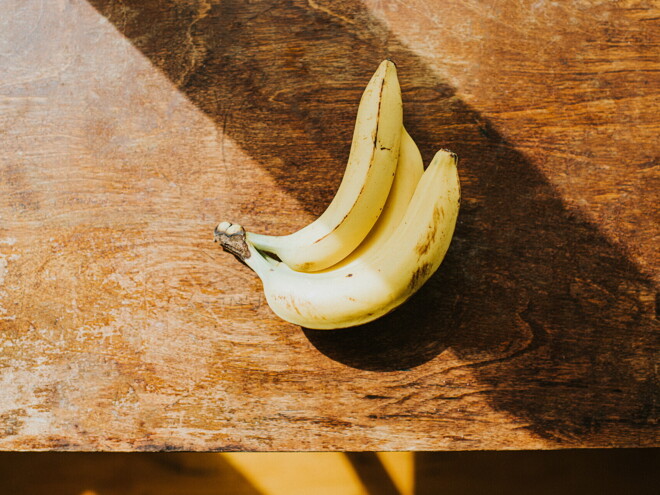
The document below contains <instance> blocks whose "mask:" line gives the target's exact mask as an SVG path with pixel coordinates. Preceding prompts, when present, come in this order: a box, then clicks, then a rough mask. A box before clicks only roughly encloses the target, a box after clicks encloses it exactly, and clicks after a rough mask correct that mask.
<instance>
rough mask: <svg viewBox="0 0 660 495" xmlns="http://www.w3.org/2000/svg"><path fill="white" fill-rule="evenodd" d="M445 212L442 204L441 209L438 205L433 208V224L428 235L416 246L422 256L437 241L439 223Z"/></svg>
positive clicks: (418, 253)
mask: <svg viewBox="0 0 660 495" xmlns="http://www.w3.org/2000/svg"><path fill="white" fill-rule="evenodd" d="M444 213H445V212H444V210H443V208H442V206H441V207H440V208H439V209H438V207H436V208H434V209H433V225H432V226H430V228H429V231H428V233H427V234H426V237H424V239H423V240H422V241H421V242H420V243H418V244H417V246H415V251H416V252H417V255H418V256H419V257H420V258H421V257H422V256H424V255H425V254H426V253H427V252H428V251H429V249H431V245H432V244H433V242H434V241H435V236H436V234H437V233H438V225H439V224H440V220H441V219H442V217H443V216H444Z"/></svg>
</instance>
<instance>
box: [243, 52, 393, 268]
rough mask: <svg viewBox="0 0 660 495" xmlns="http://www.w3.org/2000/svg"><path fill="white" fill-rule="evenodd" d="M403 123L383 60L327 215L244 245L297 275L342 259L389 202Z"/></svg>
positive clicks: (369, 88)
mask: <svg viewBox="0 0 660 495" xmlns="http://www.w3.org/2000/svg"><path fill="white" fill-rule="evenodd" d="M402 119H403V110H402V103H401V88H400V87H399V81H398V78H397V73H396V66H395V65H394V63H392V62H391V61H389V60H385V61H383V62H382V63H381V64H380V66H379V67H378V69H377V70H376V72H375V73H374V75H373V76H372V78H371V80H370V81H369V83H368V85H367V88H366V89H365V91H364V93H363V95H362V98H361V100H360V105H359V108H358V114H357V118H356V123H355V129H354V132H353V142H352V145H351V151H350V154H349V158H348V164H347V165H346V170H345V173H344V177H343V179H342V181H341V184H340V185H339V188H338V190H337V193H336V195H335V197H334V199H333V200H332V202H331V203H330V205H329V206H328V207H327V209H326V210H325V212H324V213H323V214H322V215H321V216H320V217H319V218H318V219H316V220H315V221H314V222H312V223H311V224H309V225H307V226H306V227H304V228H302V229H301V230H299V231H297V232H294V233H293V234H289V235H283V236H270V235H263V234H256V233H252V232H248V233H247V234H246V235H247V239H248V241H249V242H250V243H251V244H252V245H254V246H255V247H256V248H257V249H259V250H261V251H266V252H269V253H272V254H274V255H276V256H277V257H278V258H279V259H280V260H282V261H283V262H284V263H286V264H287V265H288V266H289V267H291V268H292V269H294V270H297V271H305V272H312V271H319V270H323V269H324V268H328V267H330V266H332V265H334V264H336V263H337V262H339V261H341V260H342V259H343V258H345V257H346V256H347V255H348V254H349V253H351V252H352V251H353V250H354V249H355V248H356V247H357V246H358V245H359V244H360V243H361V242H362V241H363V240H364V238H365V237H366V236H367V234H368V233H369V231H370V230H371V229H372V227H373V226H374V224H375V223H376V221H377V220H378V217H379V215H380V212H381V210H382V209H383V206H384V204H385V201H386V199H387V197H388V193H389V191H390V188H391V185H392V181H393V177H394V175H395V169H396V166H397V160H398V157H399V147H400V139H401V128H402V125H403V122H402Z"/></svg>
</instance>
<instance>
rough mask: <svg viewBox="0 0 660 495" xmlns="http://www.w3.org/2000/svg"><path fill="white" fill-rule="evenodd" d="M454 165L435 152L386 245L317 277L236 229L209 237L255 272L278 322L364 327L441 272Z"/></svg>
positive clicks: (452, 217)
mask: <svg viewBox="0 0 660 495" xmlns="http://www.w3.org/2000/svg"><path fill="white" fill-rule="evenodd" d="M456 165H457V158H456V155H455V154H453V153H451V152H448V151H445V150H441V151H439V152H438V153H437V154H436V155H435V157H434V159H433V161H432V162H431V164H430V165H429V167H428V168H427V170H426V171H425V172H424V174H423V175H422V178H421V180H420V181H419V183H418V184H417V187H416V189H415V192H414V195H413V197H412V199H411V200H410V203H409V204H408V206H407V208H406V211H405V214H404V215H403V218H402V219H401V221H400V222H399V224H398V226H397V227H396V229H395V230H394V231H393V232H392V233H391V234H390V235H389V236H388V237H387V239H385V240H384V242H382V243H380V244H373V245H372V246H371V247H370V248H369V249H367V250H366V251H364V252H363V253H362V255H360V256H359V257H357V258H356V259H354V260H353V261H351V262H350V263H348V264H346V265H344V266H341V267H338V268H336V269H332V270H328V271H327V272H324V273H301V272H297V271H294V270H292V269H291V268H289V267H288V266H287V265H286V264H285V263H281V262H276V261H274V260H272V259H269V258H268V256H266V255H263V254H262V253H261V252H259V251H258V250H257V249H256V248H255V247H254V246H253V245H251V244H250V242H246V237H245V232H244V231H243V229H242V227H240V226H239V225H236V224H234V225H231V224H229V223H227V222H223V223H222V224H220V225H218V227H216V232H215V235H216V239H217V240H219V241H220V243H221V244H222V245H223V246H224V247H225V248H226V249H227V250H229V251H231V252H233V253H234V254H236V255H238V256H239V257H240V258H242V259H243V261H244V262H245V263H246V264H247V265H248V266H249V267H250V268H252V269H253V270H254V271H255V272H256V273H257V275H258V276H259V278H260V279H261V281H262V283H263V287H264V293H265V294H266V300H267V301H268V305H269V306H270V307H271V309H272V310H273V311H274V312H275V313H276V314H277V315H278V316H279V317H281V318H282V319H284V320H287V321H289V322H291V323H295V324H298V325H301V326H303V327H307V328H315V329H334V328H344V327H350V326H355V325H359V324H363V323H367V322H369V321H372V320H375V319H376V318H379V317H380V316H383V315H384V314H386V313H388V312H390V311H392V310H393V309H394V308H396V307H397V306H399V305H400V304H401V303H403V302H404V301H406V300H407V299H408V298H409V297H410V296H411V295H412V294H414V293H415V292H416V291H417V290H418V289H419V288H420V287H421V286H422V285H423V284H424V283H425V282H426V280H428V278H429V277H430V276H431V275H432V274H433V273H434V272H435V271H436V269H437V268H438V266H440V263H441V262H442V260H443V258H444V256H445V253H446V252H447V249H448V247H449V243H450V241H451V237H452V235H453V232H454V227H455V225H456V218H457V216H458V209H459V204H460V183H459V179H458V172H457V168H456Z"/></svg>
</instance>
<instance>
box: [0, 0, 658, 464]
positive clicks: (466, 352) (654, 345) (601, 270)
mask: <svg viewBox="0 0 660 495" xmlns="http://www.w3.org/2000/svg"><path fill="white" fill-rule="evenodd" d="M659 18H660V10H658V9H657V8H653V2H643V1H639V2H637V1H620V2H601V1H596V0H594V1H587V0H577V1H574V2H549V1H543V0H541V1H535V2H532V1H522V2H520V1H515V2H514V1H509V0H505V1H486V0H483V1H476V0H467V1H463V0H461V1H459V0H447V1H432V0H412V1H409V2H398V1H395V2H381V1H378V0H368V1H366V2H358V1H355V0H341V1H333V2H330V1H322V0H308V1H306V2H305V1H274V0H273V1H265V0H264V1H254V2H242V1H235V0H224V1H220V0H178V1H174V0H168V1H161V0H158V1H157V0H123V1H120V0H58V1H40V0H20V1H19V0H9V1H8V2H3V3H2V4H0V449H3V450H108V451H112V450H178V449H187V450H204V451H210V450H391V449H404V450H445V449H446V450H470V449H523V448H525V449H527V448H532V449H553V448H564V447H597V446H598V447H623V446H629V447H639V446H658V445H660V441H659V440H660V438H659V437H660V435H659V434H658V431H659V430H658V410H657V402H658V390H659V388H658V377H657V364H658V347H659V346H658V327H657V305H658V296H657V294H658V283H659V282H660V256H659V255H658V249H657V246H658V232H659V230H660V229H659V228H658V220H659V219H660V215H659V212H658V205H659V204H660V202H659V201H658V190H660V173H659V167H658V161H657V157H658V138H657V136H658V130H659V127H660V126H659V123H658V122H659V120H658V113H659V110H660V108H659V107H660V105H658V93H659V87H660V84H659V83H660V80H659V77H658V71H659V69H660V61H659V56H658V53H659V51H658V42H659V36H658V34H659V20H658V19H659ZM388 56H389V57H391V58H392V59H393V60H395V62H396V63H397V65H398V68H399V77H400V81H401V85H402V89H403V98H404V119H405V123H406V126H407V128H408V129H409V131H410V134H411V135H412V136H413V138H414V139H415V140H416V141H417V143H418V144H419V146H420V148H421V150H422V153H423V156H424V158H425V160H426V161H427V162H428V160H429V159H430V157H431V156H432V154H433V153H434V151H435V150H437V149H439V148H443V147H444V148H449V149H451V150H453V151H455V152H456V153H458V155H459V157H460V159H461V162H460V175H461V184H462V193H463V194H462V197H463V203H462V209H461V213H460V216H459V222H458V226H457V230H456V234H455V237H454V240H453V242H452V245H451V247H450V250H449V253H448V256H447V258H446V260H445V262H444V263H443V265H442V266H441V267H440V269H439V270H438V272H437V273H436V275H435V276H434V277H433V278H432V279H431V280H430V281H429V283H427V285H426V286H425V287H424V288H423V289H422V290H421V291H420V292H419V293H418V294H417V295H416V296H415V297H414V298H413V299H411V300H410V301H409V302H408V303H407V304H406V305H404V306H403V307H402V308H400V309H399V310H397V311H396V312H394V313H392V314H390V315H388V316H387V317H385V318H382V319H381V320H379V321H377V322H374V323H372V324H369V325H365V326H363V327H360V328H355V329H351V330H350V331H338V332H327V331H312V330H308V329H304V328H300V327H297V326H294V325H290V324H287V323H285V322H282V321H280V320H279V319H278V318H277V317H275V316H274V315H273V313H272V312H271V311H270V310H269V308H268V306H267V304H266V303H265V300H264V297H263V294H262V291H261V286H260V283H259V280H258V278H257V277H256V276H255V275H254V274H253V273H252V272H250V270H249V269H247V268H246V267H245V266H243V265H242V264H240V263H238V262H237V261H236V260H235V259H234V258H233V257H232V256H230V255H228V254H227V253H224V252H222V250H220V249H219V248H218V247H217V246H216V245H214V244H213V242H212V230H213V227H214V226H215V225H216V223H217V222H218V221H220V220H230V221H238V222H241V223H242V224H243V225H245V226H247V227H248V228H249V229H250V230H254V231H256V232H265V233H273V234H278V233H287V232H291V231H294V230H296V229H298V228H300V227H302V226H304V225H305V224H307V223H308V222H309V221H311V220H312V219H314V218H315V217H316V216H317V215H318V214H320V213H321V212H322V211H323V210H324V208H325V206H326V205H327V204H328V203H329V201H330V200H331V198H332V197H333V195H334V191H335V190H336V188H337V186H338V184H339V181H340V180H341V177H342V174H343V170H344V166H345V161H346V157H347V154H348V149H349V145H350V137H351V134H352V126H353V119H354V117H355V112H356V108H357V102H358V100H359V97H360V94H361V92H362V90H363V88H364V86H365V85H366V82H367V81H368V79H369V77H370V76H371V74H372V73H373V71H374V70H375V68H376V67H377V65H378V63H379V62H380V61H381V60H382V59H383V58H384V57H388Z"/></svg>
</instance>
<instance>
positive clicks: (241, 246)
mask: <svg viewBox="0 0 660 495" xmlns="http://www.w3.org/2000/svg"><path fill="white" fill-rule="evenodd" d="M221 226H222V224H219V225H218V226H217V227H216V228H215V230H214V232H213V237H214V240H215V242H219V243H220V245H221V246H222V248H223V249H224V250H225V251H228V252H230V253H231V254H233V255H234V256H236V257H237V258H238V259H239V260H241V261H245V260H246V259H248V258H249V257H250V256H251V253H250V248H249V247H248V245H247V241H246V240H245V230H243V229H242V228H240V230H239V231H238V232H231V233H229V232H227V229H225V228H222V227H221Z"/></svg>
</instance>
